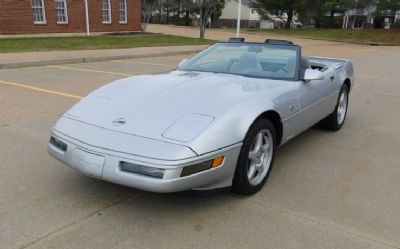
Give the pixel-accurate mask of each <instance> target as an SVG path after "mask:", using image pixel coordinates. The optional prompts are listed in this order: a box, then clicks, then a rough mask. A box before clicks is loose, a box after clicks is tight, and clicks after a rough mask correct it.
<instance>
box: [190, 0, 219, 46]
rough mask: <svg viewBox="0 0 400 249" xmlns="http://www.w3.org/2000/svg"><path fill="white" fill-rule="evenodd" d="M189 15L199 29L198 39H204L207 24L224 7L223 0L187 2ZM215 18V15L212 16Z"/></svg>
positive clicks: (193, 0)
mask: <svg viewBox="0 0 400 249" xmlns="http://www.w3.org/2000/svg"><path fill="white" fill-rule="evenodd" d="M187 4H188V7H189V9H190V13H191V15H192V16H193V18H194V19H195V20H196V22H197V23H198V25H199V27H200V39H204V35H205V33H206V28H207V23H208V20H209V18H211V17H212V16H213V14H215V13H218V11H217V10H218V9H222V8H223V6H224V5H225V1H224V0H192V1H188V2H187ZM214 16H215V15H214Z"/></svg>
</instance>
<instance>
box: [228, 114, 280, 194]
mask: <svg viewBox="0 0 400 249" xmlns="http://www.w3.org/2000/svg"><path fill="white" fill-rule="evenodd" d="M260 141H261V143H260ZM268 144H269V146H268ZM275 149H276V131H275V127H274V125H273V124H272V123H271V121H269V120H268V119H259V120H257V121H256V122H255V123H254V124H253V125H252V126H251V127H250V129H249V131H248V132H247V134H246V137H245V139H244V141H243V145H242V148H241V150H240V154H239V158H238V162H237V165H236V170H235V175H234V178H233V183H232V191H233V192H235V193H238V194H243V195H251V194H254V193H257V192H258V191H260V189H261V188H262V187H263V186H264V184H265V182H266V181H267V179H268V176H269V173H270V172H271V169H272V165H273V163H274V158H275Z"/></svg>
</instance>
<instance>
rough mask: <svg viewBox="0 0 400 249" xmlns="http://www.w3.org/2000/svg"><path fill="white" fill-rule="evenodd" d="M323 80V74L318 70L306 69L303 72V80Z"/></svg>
mask: <svg viewBox="0 0 400 249" xmlns="http://www.w3.org/2000/svg"><path fill="white" fill-rule="evenodd" d="M322 79H324V76H323V74H322V73H321V72H320V71H319V70H314V69H306V71H305V72H304V77H303V80H304V81H305V82H309V81H311V80H322Z"/></svg>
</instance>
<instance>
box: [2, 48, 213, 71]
mask: <svg viewBox="0 0 400 249" xmlns="http://www.w3.org/2000/svg"><path fill="white" fill-rule="evenodd" d="M205 47H206V45H190V46H164V47H142V48H128V49H106V50H77V51H52V52H26V53H4V54H1V53H0V69H7V68H21V67H31V66H44V65H61V64H74V63H85V62H94V61H107V60H121V59H134V58H138V59H140V58H145V57H156V56H168V55H179V54H187V53H196V52H199V51H201V50H203V49H204V48H205Z"/></svg>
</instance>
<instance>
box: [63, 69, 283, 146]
mask: <svg viewBox="0 0 400 249" xmlns="http://www.w3.org/2000/svg"><path fill="white" fill-rule="evenodd" d="M282 83H283V82H282V81H276V80H266V79H256V78H249V77H243V76H238V75H229V74H216V73H204V72H185V71H172V72H168V73H162V74H155V75H143V76H136V77H130V78H126V79H122V80H118V81H115V82H113V83H111V84H108V85H105V86H103V87H101V88H99V89H97V90H96V91H94V92H92V93H91V94H89V95H88V96H87V97H86V98H84V99H83V100H81V101H80V102H79V103H77V104H76V105H75V106H74V107H73V108H72V109H70V110H69V111H68V112H67V113H66V114H65V115H64V116H65V117H68V118H72V119H75V120H79V121H81V122H85V123H89V124H92V125H96V126H99V127H102V128H106V129H110V130H115V131H120V132H124V133H129V134H132V135H137V136H142V137H147V138H152V139H158V140H164V141H169V142H171V141H176V142H183V143H186V142H189V141H192V140H193V139H194V138H195V137H196V136H197V135H199V134H200V133H201V132H202V131H203V130H204V129H206V128H207V126H209V125H210V124H211V123H213V122H215V120H218V119H219V117H221V116H222V115H225V114H226V113H227V112H229V110H230V109H232V108H234V107H235V106H236V105H240V104H241V102H242V100H244V99H248V98H251V97H252V96H253V95H255V94H259V93H260V92H264V91H269V92H271V93H272V92H274V91H279V89H280V87H281V86H282Z"/></svg>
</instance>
